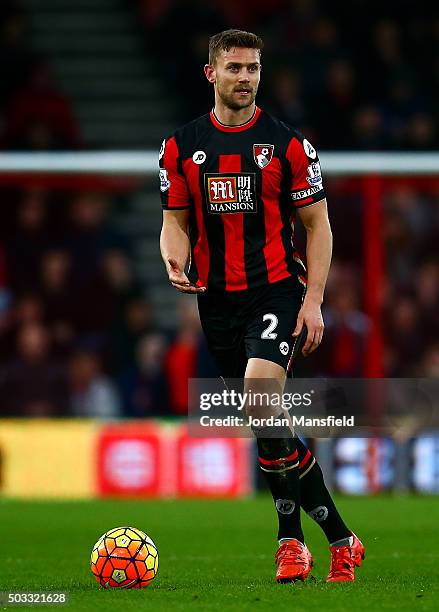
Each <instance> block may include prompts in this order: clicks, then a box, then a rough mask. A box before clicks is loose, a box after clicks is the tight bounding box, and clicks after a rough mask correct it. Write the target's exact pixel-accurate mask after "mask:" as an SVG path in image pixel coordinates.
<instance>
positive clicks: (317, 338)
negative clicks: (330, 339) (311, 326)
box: [304, 327, 323, 355]
mask: <svg viewBox="0 0 439 612" xmlns="http://www.w3.org/2000/svg"><path fill="white" fill-rule="evenodd" d="M322 336H323V328H321V327H317V328H316V329H315V331H314V338H313V340H312V342H311V345H310V347H309V349H308V352H307V355H310V354H311V353H312V352H313V351H315V350H316V348H318V347H319V345H320V343H321V341H322ZM304 348H305V347H304Z"/></svg>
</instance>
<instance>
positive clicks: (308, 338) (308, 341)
mask: <svg viewBox="0 0 439 612" xmlns="http://www.w3.org/2000/svg"><path fill="white" fill-rule="evenodd" d="M314 334H315V329H314V328H313V327H309V326H308V333H307V335H306V341H305V344H304V345H303V349H302V353H303V354H304V355H305V357H306V355H308V354H309V350H310V348H311V345H312V343H313V342H314Z"/></svg>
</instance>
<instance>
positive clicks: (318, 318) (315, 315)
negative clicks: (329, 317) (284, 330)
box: [293, 297, 325, 357]
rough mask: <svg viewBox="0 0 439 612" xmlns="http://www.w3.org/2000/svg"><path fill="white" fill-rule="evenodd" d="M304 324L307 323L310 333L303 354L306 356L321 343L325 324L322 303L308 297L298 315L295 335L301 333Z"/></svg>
mask: <svg viewBox="0 0 439 612" xmlns="http://www.w3.org/2000/svg"><path fill="white" fill-rule="evenodd" d="M304 325H306V327H307V329H308V334H307V337H306V342H305V344H304V345H303V349H302V354H303V356H304V357H307V356H308V355H310V354H311V353H312V352H313V351H315V350H316V348H317V347H318V346H319V344H320V343H321V341H322V338H323V330H324V328H325V326H324V323H323V317H322V311H321V308H320V304H319V303H318V302H312V301H311V300H307V299H306V297H305V300H304V302H303V305H302V308H301V309H300V311H299V314H298V316H297V325H296V329H295V330H294V333H293V336H294V337H298V336H299V335H300V332H301V331H302V328H303V326H304Z"/></svg>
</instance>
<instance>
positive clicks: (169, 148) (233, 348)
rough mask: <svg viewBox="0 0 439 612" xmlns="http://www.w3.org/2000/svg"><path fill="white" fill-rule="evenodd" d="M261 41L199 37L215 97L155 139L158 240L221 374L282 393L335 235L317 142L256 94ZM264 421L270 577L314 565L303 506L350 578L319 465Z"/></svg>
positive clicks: (334, 570) (318, 297)
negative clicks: (297, 222)
mask: <svg viewBox="0 0 439 612" xmlns="http://www.w3.org/2000/svg"><path fill="white" fill-rule="evenodd" d="M262 47H263V43H262V40H261V39H260V38H259V37H258V36H256V35H255V34H252V33H249V32H244V31H240V30H227V31H225V32H221V33H219V34H216V35H215V36H213V37H212V38H211V39H210V42H209V63H208V64H207V65H206V66H205V67H204V72H205V75H206V78H207V79H208V81H209V82H210V83H211V84H212V85H213V89H214V93H215V106H214V108H213V110H212V111H211V112H210V113H209V114H206V115H204V116H202V117H200V118H198V119H196V120H195V121H192V122H191V123H189V124H187V125H185V126H183V127H182V128H180V129H178V130H177V131H176V132H175V134H174V135H173V136H172V137H171V138H168V139H165V140H164V141H163V144H162V147H161V150H160V154H159V159H160V190H161V197H162V206H163V209H164V211H163V227H162V233H161V239H160V244H161V253H162V257H163V260H164V263H165V266H166V270H167V273H168V277H169V281H170V283H171V285H172V286H173V287H175V288H176V289H177V290H178V291H181V292H183V293H189V294H194V295H197V299H198V307H199V313H200V319H201V324H202V327H203V331H204V333H205V335H206V338H207V342H208V345H209V348H210V351H211V352H212V354H213V356H214V358H215V360H216V362H217V364H218V366H219V369H220V372H221V375H222V376H223V377H224V378H233V377H242V376H243V377H244V388H246V385H247V388H249V387H248V385H249V381H252V384H254V383H255V381H259V382H260V384H261V385H262V386H263V385H266V386H267V384H268V387H270V381H271V383H273V385H274V386H276V385H277V388H279V389H282V390H283V388H284V384H285V378H286V375H287V372H288V370H289V368H290V366H291V359H292V355H293V351H294V348H295V344H296V343H297V342H298V339H299V338H300V337H301V335H303V334H305V335H306V339H304V345H303V347H302V353H303V355H304V356H307V355H309V354H310V353H311V352H312V351H314V350H315V349H316V348H317V347H318V346H319V344H320V343H321V341H322V335H323V319H322V314H321V304H322V300H323V292H324V287H325V283H326V279H327V275H328V270H329V266H330V259H331V250H332V235H331V229H330V225H329V221H328V215H327V207H326V199H325V193H324V190H323V184H322V176H321V170H320V164H319V158H318V155H317V152H316V150H315V149H314V147H313V146H312V145H311V143H310V142H309V141H308V140H306V138H304V137H303V136H302V135H301V134H300V133H299V132H297V131H296V130H294V129H292V128H291V127H289V126H287V125H286V124H284V123H282V122H281V121H278V120H276V119H275V118H273V117H271V116H270V115H269V114H267V113H266V112H264V111H263V110H261V109H260V108H258V107H257V106H256V104H255V97H256V93H257V90H258V85H259V81H260V75H261V50H262ZM296 214H298V215H299V217H300V219H301V221H302V222H303V224H304V226H305V229H306V233H307V249H306V251H307V252H306V254H307V263H308V274H307V280H306V277H305V274H306V272H305V267H304V265H303V263H302V262H301V260H300V257H299V255H298V253H297V252H296V251H295V249H294V246H293V242H292V238H293V225H292V221H293V219H294V216H295V215H296ZM188 262H190V269H189V271H188V272H186V267H187V264H188ZM267 381H268V382H267ZM271 388H272V387H271ZM253 390H254V387H253ZM258 390H263V388H260V389H258ZM257 408H258V409H259V410H264V409H265V411H266V414H268V413H269V410H270V406H259V407H257ZM253 414H257V413H253ZM259 414H260V413H259ZM251 415H252V413H251V410H250V416H251ZM269 429H270V428H268V427H267V428H264V427H261V428H259V429H258V430H256V429H255V428H254V433H255V435H256V438H257V445H258V454H259V465H260V467H261V469H262V470H263V471H264V473H265V475H266V477H267V480H268V484H269V487H270V490H271V493H272V496H273V501H274V505H275V508H276V512H277V516H278V521H279V531H278V541H279V548H278V551H277V553H276V562H277V573H276V579H277V581H278V582H292V581H295V580H304V579H306V577H307V576H308V574H309V572H310V570H311V566H312V556H311V553H310V552H309V550H308V548H307V546H306V545H305V543H304V536H303V531H302V527H301V519H300V506H302V507H303V509H304V510H305V511H306V512H307V513H308V514H309V515H310V516H311V517H313V518H314V519H315V520H316V522H317V523H318V524H319V525H320V527H321V528H322V529H323V531H324V533H325V535H326V536H327V538H328V541H329V543H330V551H331V566H330V571H329V575H328V578H327V580H328V581H330V582H343V581H352V580H354V578H355V575H354V569H355V566H359V565H360V564H361V560H362V558H363V557H364V547H363V545H362V543H361V542H360V541H359V539H358V538H357V537H356V536H355V535H354V534H353V533H352V532H351V531H350V530H349V529H348V528H347V527H346V525H345V523H344V522H343V520H342V518H341V517H340V515H339V513H338V511H337V509H336V507H335V505H334V502H333V500H332V498H331V496H330V494H329V492H328V490H327V488H326V486H325V483H324V480H323V476H322V471H321V469H320V466H319V465H318V463H317V461H316V459H315V458H314V457H313V455H312V454H311V452H310V451H309V450H308V449H307V448H306V447H305V446H304V445H303V444H302V442H301V441H300V440H299V439H298V438H297V437H295V436H294V435H293V434H292V432H291V429H290V428H289V427H286V426H285V427H284V428H283V429H282V428H280V429H277V431H276V433H275V435H273V431H271V430H269Z"/></svg>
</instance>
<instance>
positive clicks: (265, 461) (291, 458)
mask: <svg viewBox="0 0 439 612" xmlns="http://www.w3.org/2000/svg"><path fill="white" fill-rule="evenodd" d="M308 452H309V451H308ZM297 456H298V452H297V451H296V450H295V451H294V453H291V455H288V457H281V458H280V459H262V457H259V463H262V465H282V464H284V463H286V462H288V461H294V460H295V459H297Z"/></svg>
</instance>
